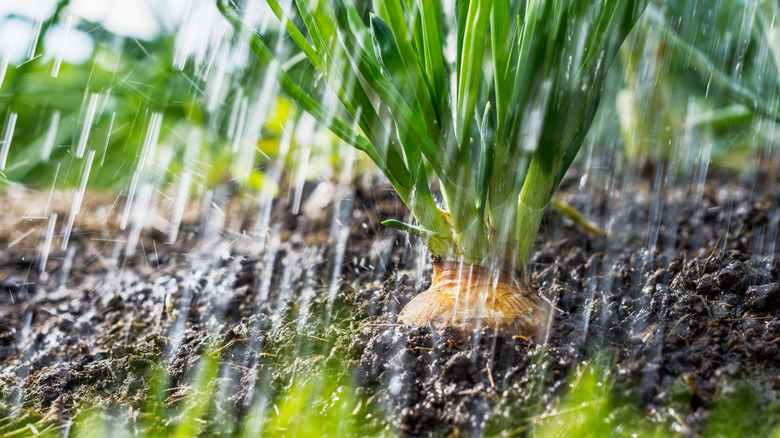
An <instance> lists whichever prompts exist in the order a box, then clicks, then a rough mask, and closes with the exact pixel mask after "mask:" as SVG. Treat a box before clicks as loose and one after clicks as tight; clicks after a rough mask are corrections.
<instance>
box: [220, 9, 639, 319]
mask: <svg viewBox="0 0 780 438" xmlns="http://www.w3.org/2000/svg"><path fill="white" fill-rule="evenodd" d="M267 3H268V4H269V6H270V7H271V9H272V10H273V11H274V13H275V14H276V15H277V17H278V18H279V19H280V20H281V22H282V25H283V27H284V28H285V29H286V30H287V32H288V33H289V35H290V36H291V38H292V40H293V41H295V43H296V44H297V46H298V48H299V49H300V53H302V54H303V55H302V56H303V57H305V59H301V57H299V58H296V60H299V61H300V62H308V63H309V64H310V65H311V68H312V75H313V76H316V77H318V78H321V83H322V84H325V85H326V86H327V88H328V89H329V90H330V92H331V93H332V95H333V96H334V99H330V100H326V101H325V102H324V103H323V104H321V103H319V102H317V101H316V100H314V99H312V98H311V97H310V96H309V94H310V93H309V91H306V90H305V88H303V87H302V86H301V84H299V83H298V82H297V81H296V80H294V79H293V78H292V77H291V75H290V74H288V71H287V69H286V66H287V65H289V63H287V64H284V65H283V64H280V60H278V59H277V57H276V56H277V55H276V54H274V53H273V52H272V50H271V49H269V47H268V46H267V45H266V44H265V43H264V42H263V40H262V38H261V37H260V36H259V35H257V34H255V33H254V31H253V30H252V29H251V28H249V26H248V25H246V24H245V23H244V22H243V21H242V19H241V16H240V14H239V12H238V11H237V10H236V9H235V8H234V7H232V6H229V5H228V4H227V3H226V2H225V1H223V0H218V1H217V4H218V6H219V8H220V10H221V11H222V13H223V14H224V15H225V17H226V18H227V19H228V20H229V21H230V22H231V24H233V26H234V28H235V29H236V31H237V32H238V33H239V34H240V35H241V36H243V37H245V38H246V40H247V41H248V42H249V46H250V48H251V50H252V52H253V53H254V54H255V56H256V57H257V58H258V60H259V61H260V63H261V64H262V65H263V66H265V67H267V68H268V69H269V71H271V72H272V73H273V74H275V75H276V78H277V80H278V81H279V84H280V85H281V87H282V89H283V90H284V91H285V92H286V93H288V94H289V95H290V96H291V97H292V98H293V99H294V100H295V102H296V103H297V104H298V105H299V106H300V107H302V108H303V109H304V110H306V111H308V112H309V113H311V114H312V115H313V116H314V117H315V118H316V119H317V120H318V121H320V122H321V123H323V124H324V125H326V126H328V127H329V128H330V129H331V130H332V131H333V132H334V133H335V134H336V135H338V136H339V137H341V138H342V139H343V140H344V141H346V142H347V143H349V144H351V145H353V146H354V147H356V148H357V149H359V150H361V151H363V152H365V153H366V154H368V156H369V157H370V158H371V159H372V160H373V161H374V163H376V165H377V166H378V167H379V168H380V169H381V170H382V171H383V172H384V174H385V176H386V177H387V179H388V180H389V181H390V183H391V184H392V185H393V187H394V188H395V190H396V192H397V193H398V194H399V196H400V197H401V199H402V200H403V201H404V203H405V204H406V205H407V206H408V207H409V209H410V210H411V212H412V214H413V215H414V217H415V219H416V220H417V222H418V225H410V224H404V223H401V222H399V221H395V220H390V221H386V222H385V224H386V225H388V226H391V227H395V228H399V229H402V230H405V231H409V232H411V233H414V234H418V235H420V236H421V238H422V239H423V241H424V243H425V244H426V245H427V246H428V248H430V250H431V253H432V255H433V256H434V257H435V258H436V260H437V261H436V274H435V277H434V283H433V285H432V286H431V288H430V289H429V290H428V291H426V292H424V293H423V294H421V295H420V296H418V297H417V298H415V299H414V300H413V301H412V302H411V303H410V304H409V305H408V306H407V307H406V308H405V309H404V310H403V312H402V313H401V315H400V318H401V319H402V320H403V321H404V322H406V323H409V324H414V325H422V324H427V323H429V322H433V323H434V324H438V325H449V324H454V325H464V326H473V324H475V323H477V322H478V321H482V322H484V323H486V324H495V325H502V326H506V327H509V328H511V329H513V330H516V331H519V332H523V333H526V334H533V333H536V332H538V331H539V330H540V327H541V326H542V325H543V324H544V323H545V322H546V321H547V320H548V317H549V312H550V308H549V306H548V305H547V304H546V303H545V302H544V301H543V300H542V299H541V298H540V297H539V295H538V294H537V293H536V291H534V290H532V289H531V288H530V286H528V285H527V282H526V281H525V280H524V274H523V272H524V267H525V264H526V262H527V261H528V258H529V256H530V254H531V248H532V244H533V241H534V238H535V236H536V234H537V232H538V230H539V225H540V221H541V218H542V213H543V212H544V209H545V208H546V207H547V205H548V203H549V202H550V199H551V197H552V195H553V193H554V192H555V190H556V188H557V186H558V184H559V183H560V181H561V179H562V178H563V175H564V174H565V172H566V170H567V169H568V167H569V166H570V165H571V162H572V160H573V159H574V157H575V155H576V154H577V151H578V150H579V148H580V146H581V144H582V142H583V138H584V136H585V134H586V133H587V132H588V128H589V127H590V124H591V122H592V120H593V117H594V115H595V113H596V110H597V108H598V103H599V99H600V94H601V90H602V86H603V81H604V78H605V76H606V72H607V69H608V67H609V65H610V64H611V62H612V60H613V59H614V57H615V56H616V55H617V51H618V48H619V47H620V46H621V44H622V43H623V41H624V39H625V38H626V36H627V35H628V33H629V31H630V30H631V28H632V27H633V26H634V24H635V23H636V20H637V19H638V17H639V16H640V14H641V13H642V11H643V10H644V7H645V6H646V2H645V1H641V0H640V1H638V0H624V1H621V0H601V1H576V0H555V1H533V0H531V1H513V2H501V1H495V2H494V1H490V0H473V1H465V0H461V1H457V2H455V5H454V10H452V11H448V10H447V9H446V8H443V7H442V2H440V1H438V0H437V1H419V2H407V3H405V4H404V5H402V3H401V2H400V1H395V0H377V1H375V2H374V4H373V12H371V13H369V15H368V16H365V14H362V11H361V10H358V9H357V8H356V7H355V6H354V5H352V4H351V3H349V2H348V1H346V0H335V1H333V2H332V3H328V2H326V1H324V0H316V1H315V0H311V1H308V0H297V1H296V2H295V4H296V6H297V12H298V14H299V15H300V23H297V22H296V21H294V20H293V19H292V17H290V16H288V15H287V13H286V12H285V11H284V10H283V8H282V7H281V5H280V4H279V3H278V2H277V1H276V0H268V1H267ZM299 24H300V25H299ZM310 82H313V81H310ZM335 100H337V101H338V102H336V101H335ZM342 117H343V118H342ZM388 119H390V120H391V121H392V123H386V122H387V121H388ZM426 168H430V169H431V170H432V173H433V174H434V175H435V178H434V180H435V181H438V183H439V187H440V189H441V193H442V196H443V201H444V207H442V206H439V205H437V203H436V200H435V198H434V196H433V195H432V192H431V187H430V184H431V182H432V181H430V180H429V178H428V173H427V172H426ZM461 263H462V264H461ZM463 264H465V265H463ZM463 266H465V267H463ZM464 272H465V274H463V273H464ZM460 277H463V280H462V281H460V280H459V278H460ZM468 283H470V284H468Z"/></svg>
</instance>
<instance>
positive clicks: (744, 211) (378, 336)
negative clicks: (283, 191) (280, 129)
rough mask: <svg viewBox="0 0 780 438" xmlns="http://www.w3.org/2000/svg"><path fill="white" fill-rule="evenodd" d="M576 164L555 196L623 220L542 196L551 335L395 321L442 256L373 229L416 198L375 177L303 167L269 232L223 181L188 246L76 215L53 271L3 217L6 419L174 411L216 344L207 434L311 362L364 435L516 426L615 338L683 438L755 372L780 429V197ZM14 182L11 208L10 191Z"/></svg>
mask: <svg viewBox="0 0 780 438" xmlns="http://www.w3.org/2000/svg"><path fill="white" fill-rule="evenodd" d="M581 180H582V175H579V174H578V173H577V171H576V169H575V170H573V171H572V172H570V175H569V176H568V177H567V179H566V180H565V181H564V184H563V187H562V190H561V195H560V196H562V198H563V199H565V200H566V201H568V202H570V203H571V204H572V205H573V206H575V207H577V208H579V209H580V210H581V211H585V212H586V213H587V215H588V217H590V218H592V219H593V220H594V221H595V222H596V223H599V224H601V225H604V226H605V227H606V228H607V229H608V230H609V231H610V232H611V234H610V236H608V237H606V236H596V235H593V234H590V233H588V232H587V231H585V230H583V229H581V228H579V227H577V226H576V225H575V224H573V223H572V222H571V221H569V220H568V219H566V218H563V217H560V216H558V215H556V214H554V213H552V212H549V211H548V212H547V213H546V216H545V219H544V221H543V225H542V231H541V232H540V234H539V237H538V241H537V246H536V248H538V251H537V252H536V253H535V255H534V256H533V258H532V262H531V264H530V269H529V277H530V280H531V282H532V284H533V285H534V286H536V287H537V288H538V289H539V290H540V291H541V293H542V294H543V295H544V296H545V297H547V298H548V299H549V300H551V301H552V302H553V303H554V304H555V306H556V307H557V309H558V311H557V312H556V315H555V317H554V318H553V320H552V321H551V323H550V327H549V330H548V331H547V333H546V336H545V337H544V338H543V339H526V338H523V337H516V336H515V337H513V336H511V335H510V334H508V333H505V332H502V331H494V330H492V329H489V328H483V329H481V330H477V331H475V332H470V333H464V332H461V331H459V330H456V329H453V328H446V329H441V330H437V329H433V328H432V327H418V328H410V327H405V326H402V325H399V324H396V320H395V318H396V316H397V314H398V312H399V311H400V309H401V308H402V307H403V305H404V304H405V303H406V302H408V301H409V300H410V299H411V298H412V297H413V296H414V295H415V294H416V293H418V292H419V291H420V290H424V288H425V287H427V284H426V280H425V279H426V278H429V276H430V266H431V264H430V261H429V260H427V259H426V256H425V253H424V252H423V251H421V250H420V249H419V244H418V243H416V242H411V244H410V243H409V238H408V237H407V236H406V235H404V234H401V233H398V232H396V231H393V230H388V229H385V228H383V227H382V226H381V225H380V224H379V222H380V221H381V220H384V219H387V218H398V219H406V216H407V214H406V213H405V212H404V210H403V206H402V204H401V202H400V201H399V200H398V199H397V198H396V197H395V195H394V194H393V192H392V191H391V190H389V189H388V188H387V187H384V186H379V187H380V188H376V187H377V186H376V185H375V184H376V181H369V182H365V181H363V182H358V183H357V184H356V185H355V188H354V190H353V189H349V188H347V189H345V188H344V187H342V186H337V187H335V186H331V185H329V184H328V183H325V182H323V183H319V184H309V185H307V186H306V188H305V190H304V194H303V199H304V202H303V205H302V208H301V213H299V214H292V213H291V209H290V207H289V202H290V199H288V198H286V197H284V196H282V197H280V198H279V199H278V200H277V201H276V202H274V203H273V205H272V207H271V212H270V216H269V217H271V219H272V220H271V221H270V222H269V224H270V227H268V228H263V227H260V228H258V227H256V225H255V224H256V223H257V221H256V220H255V219H254V218H255V217H260V218H262V209H260V211H261V214H259V215H253V214H249V213H248V212H249V211H250V208H249V207H246V205H247V203H245V202H235V201H233V200H232V199H233V197H232V196H231V195H230V194H227V193H223V194H220V193H216V194H214V196H211V197H209V198H208V199H209V200H210V201H211V203H209V202H206V201H203V202H202V204H200V205H198V206H195V207H193V208H192V209H191V210H192V214H191V215H190V216H188V219H187V221H186V222H185V225H183V226H182V228H181V229H180V232H179V239H178V241H177V242H176V243H173V244H167V243H166V233H165V230H166V227H165V224H164V223H163V224H159V225H154V226H151V227H147V228H146V229H145V230H144V231H143V232H142V234H141V239H140V240H139V244H138V245H137V249H136V250H135V251H134V252H132V254H131V255H130V256H128V257H126V256H124V250H125V248H126V247H127V244H126V240H127V237H126V236H127V235H126V233H123V232H120V231H119V230H118V229H117V227H116V226H111V225H109V226H98V225H95V224H90V223H86V224H81V225H79V223H77V226H76V227H75V228H74V233H73V235H72V237H71V240H70V242H69V244H68V249H67V250H65V251H60V250H53V251H52V254H51V256H50V257H49V261H48V262H47V265H46V269H45V274H43V275H41V272H40V271H39V266H40V258H39V257H40V245H41V242H42V240H43V239H42V229H45V225H46V224H45V221H42V220H40V221H39V222H38V223H34V224H33V225H31V226H30V227H31V228H30V229H34V230H33V231H32V232H30V233H29V235H28V236H27V237H25V236H22V235H23V234H24V233H26V232H27V228H28V227H27V226H26V225H28V224H25V223H23V222H18V223H12V224H8V225H7V224H3V227H4V228H3V229H2V230H0V247H2V248H3V249H2V251H1V252H0V419H2V417H3V411H5V413H6V414H7V415H11V414H14V413H16V414H18V411H17V410H16V409H17V408H19V407H25V408H27V409H28V410H29V411H30V412H34V413H36V415H39V416H45V417H46V418H47V419H48V420H50V421H54V422H58V421H60V422H61V421H64V420H65V419H67V418H69V417H70V416H72V415H74V413H75V411H76V410H77V408H78V406H80V403H85V402H89V403H90V404H96V405H102V406H109V405H123V406H131V407H134V408H139V409H140V407H142V406H144V404H145V403H147V402H148V400H147V399H148V393H149V388H150V386H153V385H155V384H159V385H162V386H163V387H165V388H168V389H169V392H167V393H166V398H165V400H164V402H163V403H164V405H165V406H174V405H176V404H177V403H180V402H181V400H183V399H184V398H185V396H186V393H187V388H190V390H191V388H192V385H190V383H191V381H192V376H193V373H194V370H195V369H196V365H197V364H198V363H200V362H202V361H201V359H202V358H203V357H212V356H214V355H215V354H218V356H217V357H220V360H221V369H223V370H225V371H224V372H223V373H221V374H220V377H219V379H221V380H220V382H221V383H223V384H224V385H222V386H223V387H225V388H227V389H225V390H223V391H221V394H223V395H221V396H220V397H223V396H224V400H225V402H226V403H225V406H227V407H224V406H221V404H217V405H218V406H217V407H216V408H215V409H216V410H218V411H220V410H224V412H222V414H224V415H221V416H220V415H215V416H214V418H223V419H224V423H222V422H220V421H214V422H213V423H212V424H210V425H207V426H204V429H203V430H205V431H209V430H210V431H212V432H213V431H216V430H228V431H229V430H230V426H229V425H230V424H234V422H235V421H240V419H241V418H242V417H243V416H244V415H246V414H247V412H248V410H249V409H250V407H251V406H252V405H253V403H257V400H258V397H259V396H258V393H257V391H254V388H256V387H261V388H263V390H262V391H260V392H262V393H264V394H265V396H267V397H272V396H273V395H274V394H281V393H283V392H284V391H285V390H286V389H288V388H289V387H290V385H291V382H292V381H293V380H295V379H298V378H300V377H299V376H306V375H314V374H316V372H315V371H316V370H324V369H337V370H339V371H338V372H337V374H339V378H340V379H342V380H344V379H346V380H352V384H353V385H354V389H355V392H356V394H357V396H358V397H359V398H360V399H361V401H362V402H364V403H363V405H362V406H364V407H363V408H362V411H361V412H363V419H364V420H365V419H366V418H369V417H371V418H374V420H372V421H373V423H372V422H371V421H367V422H366V426H365V427H366V430H374V431H380V430H385V429H386V428H387V427H388V424H385V423H389V427H392V428H395V429H396V430H397V431H398V433H400V434H402V435H409V436H419V435H459V434H464V433H465V434H469V435H477V434H481V433H489V434H493V433H498V432H499V431H506V430H508V429H515V430H516V431H517V432H518V433H519V434H522V433H523V431H525V430H526V429H527V427H528V425H529V423H530V422H532V421H533V418H534V417H533V416H532V414H535V413H540V412H544V411H545V409H549V408H551V407H553V408H554V407H555V406H556V403H558V402H557V401H556V400H557V397H558V396H559V395H561V394H563V393H564V392H565V387H566V386H567V385H566V382H567V377H568V376H570V375H571V373H572V372H573V371H574V370H575V369H576V368H577V367H578V366H579V365H580V364H582V363H583V361H586V360H589V359H591V360H592V359H593V358H594V357H596V356H598V355H601V356H602V357H607V359H608V360H607V362H608V363H609V366H610V369H611V370H612V371H611V375H612V376H613V378H614V388H613V390H612V391H613V392H614V394H615V397H618V398H620V399H621V400H626V401H627V402H630V403H634V404H636V405H638V406H641V407H642V408H644V414H643V415H644V417H646V418H648V419H650V420H651V421H655V422H657V423H661V424H667V425H668V426H669V427H671V430H674V431H676V432H677V433H680V434H683V435H687V436H694V435H696V434H698V433H701V432H702V431H704V430H705V429H706V427H707V425H708V422H709V420H710V419H711V417H712V416H713V412H716V410H717V408H718V406H717V404H718V403H720V400H722V398H723V397H722V396H723V395H724V394H728V393H734V392H735V391H736V390H735V389H734V388H735V386H734V385H735V384H734V383H733V382H749V385H748V386H750V388H752V389H751V390H752V391H753V393H751V394H752V396H753V397H754V398H756V399H757V400H758V402H756V406H757V407H756V410H757V411H756V412H755V415H758V416H761V417H764V418H767V419H768V420H767V421H765V424H764V426H763V427H764V429H754V430H753V432H755V433H756V434H760V433H761V431H763V430H765V429H766V430H771V427H773V426H775V425H776V423H777V421H778V420H777V419H773V418H775V417H776V416H775V417H772V416H770V415H769V414H770V413H771V412H775V410H778V409H780V408H778V406H780V403H778V400H780V397H778V390H780V378H778V376H779V375H780V345H778V344H780V262H778V260H776V259H775V257H774V252H775V248H776V247H777V244H778V243H780V242H778V229H779V228H780V215H779V214H778V211H779V210H778V204H780V199H779V198H778V197H779V196H780V195H779V194H777V193H774V192H773V191H772V190H771V186H770V185H769V183H768V182H764V181H760V180H756V179H744V180H740V179H739V178H737V177H735V176H734V175H730V174H726V173H723V174H719V173H715V174H714V175H710V176H709V177H708V182H707V184H706V185H704V186H702V187H699V186H691V187H682V188H679V187H678V188H673V187H670V188H669V189H668V190H663V191H661V192H660V193H658V189H657V188H656V189H655V193H654V188H653V187H654V186H653V185H651V184H649V183H644V184H643V183H641V182H632V183H631V184H630V187H629V188H630V190H629V189H625V188H624V189H622V190H621V189H615V188H614V186H609V187H611V188H610V190H611V191H610V192H609V193H608V196H607V193H601V194H599V193H594V192H588V191H587V190H582V188H581V187H580V185H579V183H580V181H581ZM604 186H605V187H608V186H607V185H604ZM656 187H657V186H656ZM9 193H11V192H6V194H5V195H3V196H4V199H5V202H6V204H7V203H8V202H10V201H9V199H13V197H14V196H18V194H17V195H14V194H12V193H11V194H9ZM25 196H32V195H30V194H25ZM289 198H292V197H289ZM109 201H110V202H113V200H109ZM15 202H18V199H17V201H15ZM95 202H96V204H99V205H103V206H104V207H105V206H106V205H109V206H110V205H111V204H107V203H105V202H103V203H101V202H99V201H95ZM161 202H165V200H162V201H161ZM14 205H16V204H14ZM54 208H55V211H56V207H54ZM62 208H63V210H62V212H61V214H60V215H59V217H60V219H59V221H58V224H57V227H56V229H57V230H59V229H61V222H62V218H67V209H66V208H65V207H64V206H63V207H62ZM91 208H93V207H91ZM94 208H97V207H94ZM158 210H162V211H165V207H164V206H163V207H160V208H159V209H158ZM5 211H14V210H13V209H11V208H6V209H5ZM87 211H94V210H92V209H88V210H87ZM107 211H108V212H109V213H106V215H107V216H106V217H109V216H111V213H110V211H111V210H107ZM17 214H18V213H17ZM31 216H34V215H31ZM38 216H40V214H38ZM38 216H35V217H38ZM162 216H164V215H162ZM6 217H7V216H6ZM108 222H110V221H108ZM260 223H261V224H262V221H261V222H260ZM347 223H348V226H347V225H346V224H347ZM19 236H22V237H21V240H18V239H20V237H19ZM55 240H58V239H55ZM56 243H59V242H56ZM55 247H56V248H58V247H59V245H55ZM257 248H264V250H263V251H258V250H257ZM323 315H325V316H323ZM301 339H310V341H306V342H304V343H303V344H301ZM302 345H303V346H302ZM205 352H211V353H210V354H205ZM345 363H346V364H347V365H349V366H345ZM150 376H158V377H150ZM155 379H156V380H155ZM4 406H5V407H4ZM136 412H138V410H137V411H136ZM144 412H146V411H144ZM356 412H357V410H356ZM16 414H14V415H16ZM380 414H381V415H380ZM141 415H145V414H141ZM381 418H386V420H383V419H381ZM754 418H757V417H754ZM127 421H131V422H134V424H135V425H136V427H137V428H138V427H140V426H138V425H139V424H142V422H141V421H140V420H139V419H138V418H130V419H128V420H127ZM231 421H232V422H231ZM2 426H3V423H2V421H0V431H2ZM372 427H373V428H374V429H371V428H372ZM225 428H227V429H225ZM136 430H138V429H136Z"/></svg>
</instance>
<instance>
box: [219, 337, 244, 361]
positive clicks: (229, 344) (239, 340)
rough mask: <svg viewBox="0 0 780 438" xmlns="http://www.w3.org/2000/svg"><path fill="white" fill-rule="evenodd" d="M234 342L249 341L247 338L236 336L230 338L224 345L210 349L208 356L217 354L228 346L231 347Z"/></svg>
mask: <svg viewBox="0 0 780 438" xmlns="http://www.w3.org/2000/svg"><path fill="white" fill-rule="evenodd" d="M236 342H241V343H244V342H249V338H241V339H238V338H233V339H231V340H230V342H228V343H227V344H225V345H223V346H222V347H220V348H217V349H216V350H214V351H212V352H211V353H209V356H210V357H214V356H215V355H217V354H219V353H222V352H223V351H225V350H227V349H228V348H230V347H232V346H233V344H235V343H236Z"/></svg>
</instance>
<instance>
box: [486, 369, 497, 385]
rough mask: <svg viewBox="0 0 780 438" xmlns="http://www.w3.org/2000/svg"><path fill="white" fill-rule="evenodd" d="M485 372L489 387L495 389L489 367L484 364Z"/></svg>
mask: <svg viewBox="0 0 780 438" xmlns="http://www.w3.org/2000/svg"><path fill="white" fill-rule="evenodd" d="M485 370H486V371H487V376H488V380H490V387H491V388H493V389H496V382H495V381H494V380H493V373H492V372H491V371H490V365H487V364H485Z"/></svg>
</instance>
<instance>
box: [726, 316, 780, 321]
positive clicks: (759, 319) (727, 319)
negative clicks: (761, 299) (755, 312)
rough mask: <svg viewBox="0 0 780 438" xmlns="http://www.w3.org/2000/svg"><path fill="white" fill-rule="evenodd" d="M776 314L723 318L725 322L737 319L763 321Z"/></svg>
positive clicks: (772, 317)
mask: <svg viewBox="0 0 780 438" xmlns="http://www.w3.org/2000/svg"><path fill="white" fill-rule="evenodd" d="M774 318H775V317H774V316H743V317H742V318H725V319H721V321H723V322H737V321H762V320H765V319H774Z"/></svg>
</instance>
